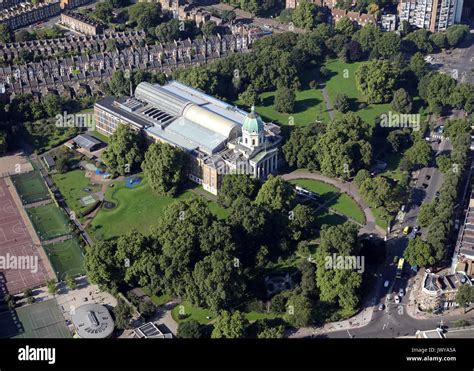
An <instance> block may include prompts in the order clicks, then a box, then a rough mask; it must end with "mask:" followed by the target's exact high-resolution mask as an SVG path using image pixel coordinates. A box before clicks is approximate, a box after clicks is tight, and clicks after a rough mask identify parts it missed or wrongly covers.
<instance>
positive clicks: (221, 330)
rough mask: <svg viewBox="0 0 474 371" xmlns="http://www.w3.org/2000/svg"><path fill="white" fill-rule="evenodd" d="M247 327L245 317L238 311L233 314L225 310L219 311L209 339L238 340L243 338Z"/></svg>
mask: <svg viewBox="0 0 474 371" xmlns="http://www.w3.org/2000/svg"><path fill="white" fill-rule="evenodd" d="M248 326H249V323H248V320H247V319H246V318H245V315H244V314H243V313H241V312H239V311H235V312H233V313H231V312H227V311H225V310H223V311H221V312H220V314H219V316H218V317H217V319H216V321H215V323H214V329H213V330H212V334H211V337H212V338H213V339H220V338H227V339H239V338H244V337H245V334H246V332H247V328H248Z"/></svg>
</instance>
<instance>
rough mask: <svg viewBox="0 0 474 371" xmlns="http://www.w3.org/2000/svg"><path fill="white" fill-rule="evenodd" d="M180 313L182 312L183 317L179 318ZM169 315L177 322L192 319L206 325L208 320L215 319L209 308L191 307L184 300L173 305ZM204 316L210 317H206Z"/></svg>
mask: <svg viewBox="0 0 474 371" xmlns="http://www.w3.org/2000/svg"><path fill="white" fill-rule="evenodd" d="M180 314H184V316H185V318H180ZM171 316H172V317H173V319H174V320H175V321H176V322H178V323H179V322H184V321H189V320H190V319H193V320H195V321H198V322H199V323H200V324H202V325H207V324H208V323H209V322H211V321H212V320H214V319H215V316H213V315H211V312H210V311H209V310H207V309H203V308H196V307H193V306H192V305H191V304H189V303H186V302H183V303H181V304H179V305H177V306H175V307H174V308H173V310H172V311H171ZM206 317H211V318H210V319H207V318H206Z"/></svg>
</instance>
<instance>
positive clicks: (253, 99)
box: [239, 84, 260, 107]
mask: <svg viewBox="0 0 474 371" xmlns="http://www.w3.org/2000/svg"><path fill="white" fill-rule="evenodd" d="M239 99H240V100H241V101H242V103H243V104H245V105H246V106H247V107H251V106H253V105H255V104H258V103H260V96H259V95H258V93H257V91H256V90H255V88H254V86H253V85H252V84H249V85H248V86H247V89H245V91H244V92H242V93H240V94H239Z"/></svg>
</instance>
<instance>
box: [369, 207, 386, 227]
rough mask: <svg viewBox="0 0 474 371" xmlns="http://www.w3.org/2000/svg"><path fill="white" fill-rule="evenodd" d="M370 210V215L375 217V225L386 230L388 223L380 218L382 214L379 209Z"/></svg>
mask: <svg viewBox="0 0 474 371" xmlns="http://www.w3.org/2000/svg"><path fill="white" fill-rule="evenodd" d="M371 210H372V213H373V214H374V216H375V224H377V225H378V226H379V227H381V228H383V229H385V230H386V229H387V227H388V223H387V221H386V220H385V219H382V218H381V215H382V212H381V210H380V208H371Z"/></svg>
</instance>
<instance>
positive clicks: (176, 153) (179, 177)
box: [142, 143, 186, 197]
mask: <svg viewBox="0 0 474 371" xmlns="http://www.w3.org/2000/svg"><path fill="white" fill-rule="evenodd" d="M185 156H186V155H185V153H184V152H183V151H182V150H181V149H179V148H178V147H174V146H171V145H170V144H167V143H153V144H152V145H150V146H149V147H148V150H147V151H146V153H145V159H144V161H143V162H142V169H143V173H144V174H145V176H146V177H147V179H148V181H149V184H150V186H151V188H152V189H153V190H154V191H155V192H156V193H158V194H159V195H167V196H171V197H173V196H175V195H176V194H177V193H178V191H179V189H180V188H181V186H182V185H183V183H184V181H185V179H186V177H185V166H186V157H185Z"/></svg>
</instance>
